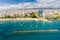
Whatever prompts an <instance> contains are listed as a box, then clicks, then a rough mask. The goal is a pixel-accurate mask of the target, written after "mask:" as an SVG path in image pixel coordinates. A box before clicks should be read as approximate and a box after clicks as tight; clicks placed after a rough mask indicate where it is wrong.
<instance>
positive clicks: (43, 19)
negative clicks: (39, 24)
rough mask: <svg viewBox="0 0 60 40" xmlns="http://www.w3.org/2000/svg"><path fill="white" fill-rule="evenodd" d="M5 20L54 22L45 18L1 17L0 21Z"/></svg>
mask: <svg viewBox="0 0 60 40" xmlns="http://www.w3.org/2000/svg"><path fill="white" fill-rule="evenodd" d="M5 20H21V21H24V20H35V21H45V22H50V23H52V21H49V20H47V19H45V18H0V21H5Z"/></svg>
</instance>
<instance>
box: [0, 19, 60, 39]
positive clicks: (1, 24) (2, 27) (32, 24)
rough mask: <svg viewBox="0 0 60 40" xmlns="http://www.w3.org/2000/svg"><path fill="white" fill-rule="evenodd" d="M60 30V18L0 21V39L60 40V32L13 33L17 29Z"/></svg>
mask: <svg viewBox="0 0 60 40" xmlns="http://www.w3.org/2000/svg"><path fill="white" fill-rule="evenodd" d="M48 29H58V30H60V20H54V21H52V23H49V22H44V21H33V20H32V21H19V20H16V21H15V20H10V21H0V40H60V32H44V33H42V32H38V33H32V32H31V33H13V32H14V31H17V30H48Z"/></svg>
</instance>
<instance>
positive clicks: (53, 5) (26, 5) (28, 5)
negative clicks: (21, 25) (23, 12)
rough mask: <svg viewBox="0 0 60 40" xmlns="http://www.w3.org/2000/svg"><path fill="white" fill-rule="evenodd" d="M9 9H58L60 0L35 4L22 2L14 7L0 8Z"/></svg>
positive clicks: (44, 0)
mask: <svg viewBox="0 0 60 40" xmlns="http://www.w3.org/2000/svg"><path fill="white" fill-rule="evenodd" d="M10 8H60V0H36V2H33V3H32V2H24V3H19V4H14V5H9V6H8V5H5V6H0V9H10Z"/></svg>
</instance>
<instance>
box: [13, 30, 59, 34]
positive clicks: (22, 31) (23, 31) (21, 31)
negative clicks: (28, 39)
mask: <svg viewBox="0 0 60 40" xmlns="http://www.w3.org/2000/svg"><path fill="white" fill-rule="evenodd" d="M25 32H59V30H57V29H51V30H20V31H14V32H13V33H25Z"/></svg>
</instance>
